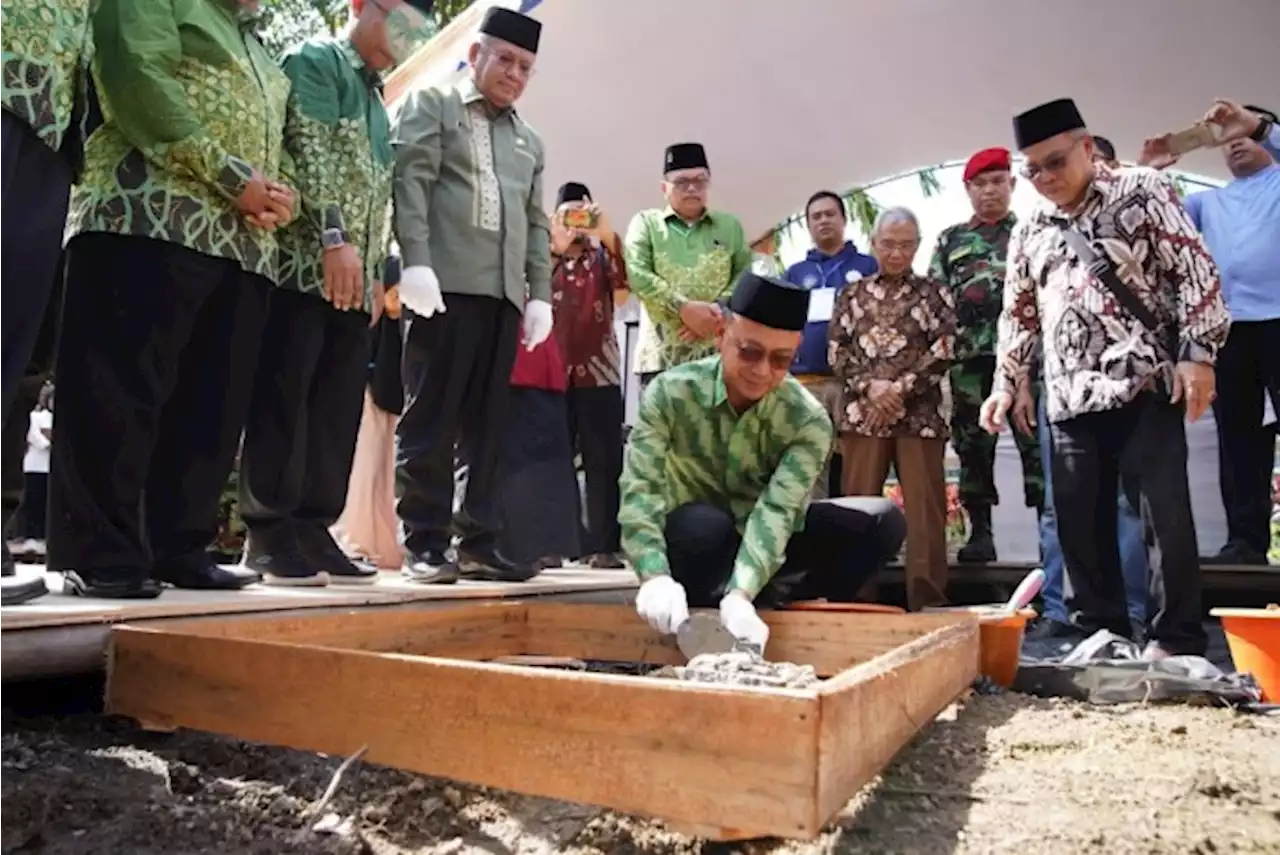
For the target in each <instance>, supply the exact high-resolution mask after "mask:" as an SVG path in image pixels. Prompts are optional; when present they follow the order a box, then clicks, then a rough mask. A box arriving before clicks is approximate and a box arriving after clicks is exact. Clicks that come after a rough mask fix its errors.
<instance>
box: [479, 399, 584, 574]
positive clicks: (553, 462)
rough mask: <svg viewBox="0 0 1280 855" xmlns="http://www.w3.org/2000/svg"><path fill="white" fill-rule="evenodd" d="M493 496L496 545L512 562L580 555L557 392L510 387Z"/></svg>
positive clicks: (563, 413)
mask: <svg viewBox="0 0 1280 855" xmlns="http://www.w3.org/2000/svg"><path fill="white" fill-rule="evenodd" d="M510 400H511V413H512V418H510V419H508V420H507V427H506V432H505V441H504V444H503V449H502V476H501V477H500V478H499V480H498V490H497V499H498V504H499V507H500V509H501V514H502V533H501V535H500V536H499V546H500V548H501V551H502V554H503V555H504V556H506V557H507V558H508V559H510V560H512V561H519V562H521V563H533V562H534V561H537V560H538V559H539V558H548V557H551V556H557V557H560V558H577V557H578V556H579V555H580V554H581V553H582V546H581V528H582V524H581V522H580V520H581V518H582V515H581V513H579V510H580V505H579V499H578V478H577V473H576V472H574V469H573V446H572V445H570V443H569V414H568V410H567V407H566V406H565V396H564V393H563V392H553V391H550V390H548V389H526V388H521V387H519V386H513V387H512V388H511V399H510Z"/></svg>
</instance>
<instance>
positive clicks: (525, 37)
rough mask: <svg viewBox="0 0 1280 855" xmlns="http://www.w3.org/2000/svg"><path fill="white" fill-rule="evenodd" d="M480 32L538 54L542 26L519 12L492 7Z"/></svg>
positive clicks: (485, 14) (485, 15) (486, 13)
mask: <svg viewBox="0 0 1280 855" xmlns="http://www.w3.org/2000/svg"><path fill="white" fill-rule="evenodd" d="M480 32H482V33H484V34H485V35H487V36H493V37H494V38H495V39H502V40H503V41H504V42H510V43H511V44H513V45H515V46H516V47H518V48H524V49H525V50H527V51H529V52H530V53H537V52H538V38H539V37H540V36H541V35H542V24H541V23H540V22H538V21H535V20H534V19H533V18H530V17H529V16H528V15H521V14H520V13H519V12H513V11H512V10H510V9H504V8H503V7H501V6H491V7H489V11H488V12H485V13H484V21H483V22H482V23H481V24H480Z"/></svg>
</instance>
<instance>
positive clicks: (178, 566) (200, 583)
mask: <svg viewBox="0 0 1280 855" xmlns="http://www.w3.org/2000/svg"><path fill="white" fill-rule="evenodd" d="M151 578H153V579H155V580H156V581H159V582H167V583H169V584H170V585H172V586H173V587H175V588H186V589H187V590H189V591H238V590H240V589H241V588H243V587H245V586H246V585H252V584H253V583H254V582H257V581H259V578H258V574H257V573H255V572H253V571H252V570H246V569H245V568H243V567H222V566H219V565H218V564H217V562H215V561H214V560H213V556H211V555H208V554H207V553H203V552H202V553H200V554H198V555H185V556H183V557H181V558H164V559H160V560H158V561H156V563H155V566H153V567H152V568H151Z"/></svg>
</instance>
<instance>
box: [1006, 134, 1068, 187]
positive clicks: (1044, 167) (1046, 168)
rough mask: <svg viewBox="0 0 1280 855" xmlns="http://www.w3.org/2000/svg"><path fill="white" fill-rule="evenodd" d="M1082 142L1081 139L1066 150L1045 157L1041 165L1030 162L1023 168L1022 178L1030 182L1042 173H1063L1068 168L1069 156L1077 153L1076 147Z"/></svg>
mask: <svg viewBox="0 0 1280 855" xmlns="http://www.w3.org/2000/svg"><path fill="white" fill-rule="evenodd" d="M1081 139H1083V138H1081ZM1080 142H1081V140H1079V139H1078V140H1076V141H1075V142H1073V143H1071V145H1069V146H1067V148H1066V149H1065V150H1063V151H1055V152H1054V153H1053V154H1051V155H1048V156H1047V157H1045V159H1044V160H1042V161H1040V162H1039V163H1031V162H1030V161H1028V162H1027V163H1026V164H1024V165H1023V167H1022V170H1021V171H1022V177H1023V178H1026V179H1027V180H1028V181H1035V180H1036V179H1037V178H1038V177H1040V173H1042V172H1054V173H1057V172H1061V171H1062V170H1063V168H1064V167H1066V165H1067V157H1068V155H1070V154H1071V152H1073V151H1075V148H1076V146H1078V145H1080Z"/></svg>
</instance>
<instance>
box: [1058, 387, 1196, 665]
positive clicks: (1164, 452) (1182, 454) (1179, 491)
mask: <svg viewBox="0 0 1280 855" xmlns="http://www.w3.org/2000/svg"><path fill="white" fill-rule="evenodd" d="M1183 418H1184V413H1183V409H1182V407H1181V406H1175V405H1173V404H1171V403H1169V399H1168V398H1167V397H1166V396H1165V395H1162V394H1161V395H1158V394H1156V393H1152V392H1145V393H1143V394H1141V395H1139V396H1138V398H1137V399H1135V400H1134V401H1133V402H1132V403H1130V404H1127V405H1126V406H1124V407H1122V408H1121V409H1117V410H1107V411H1104V412H1098V413H1089V414H1087V415H1083V416H1078V417H1076V418H1073V419H1068V420H1067V421H1063V422H1059V423H1057V424H1054V425H1052V426H1051V429H1052V434H1053V457H1052V462H1053V500H1054V504H1055V507H1057V508H1058V509H1059V513H1058V540H1059V542H1060V543H1061V545H1062V556H1063V560H1064V562H1065V564H1066V571H1067V590H1066V598H1065V599H1066V607H1067V614H1068V615H1069V616H1070V619H1071V621H1072V623H1074V624H1077V625H1078V626H1079V627H1080V628H1081V629H1083V630H1085V631H1086V632H1089V633H1092V632H1095V631H1097V630H1099V629H1109V630H1111V631H1112V632H1115V633H1117V634H1119V635H1122V636H1126V637H1127V636H1129V634H1130V625H1129V617H1128V613H1127V608H1126V606H1125V593H1124V576H1123V574H1122V573H1121V569H1120V547H1119V544H1118V541H1117V536H1116V495H1117V490H1118V489H1120V488H1123V489H1124V491H1125V494H1126V497H1127V498H1128V499H1129V502H1130V504H1131V505H1132V506H1133V507H1135V508H1138V509H1139V513H1140V514H1141V515H1142V523H1143V529H1144V531H1145V533H1146V538H1147V542H1148V545H1149V550H1150V555H1149V559H1148V574H1149V575H1148V577H1147V578H1148V583H1147V584H1148V596H1149V598H1150V603H1151V613H1152V617H1151V621H1150V628H1149V635H1150V638H1151V639H1152V640H1154V641H1158V642H1160V643H1161V644H1162V645H1164V646H1166V647H1167V648H1168V649H1170V650H1171V651H1173V652H1177V653H1193V654H1202V653H1203V652H1204V649H1205V634H1204V629H1203V627H1202V626H1201V620H1202V619H1203V609H1202V605H1201V585H1202V580H1201V576H1200V558H1199V555H1198V553H1197V550H1196V526H1195V520H1194V519H1193V518H1192V516H1191V497H1190V494H1189V491H1188V488H1187V435H1186V428H1185V426H1184V423H1183Z"/></svg>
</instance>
